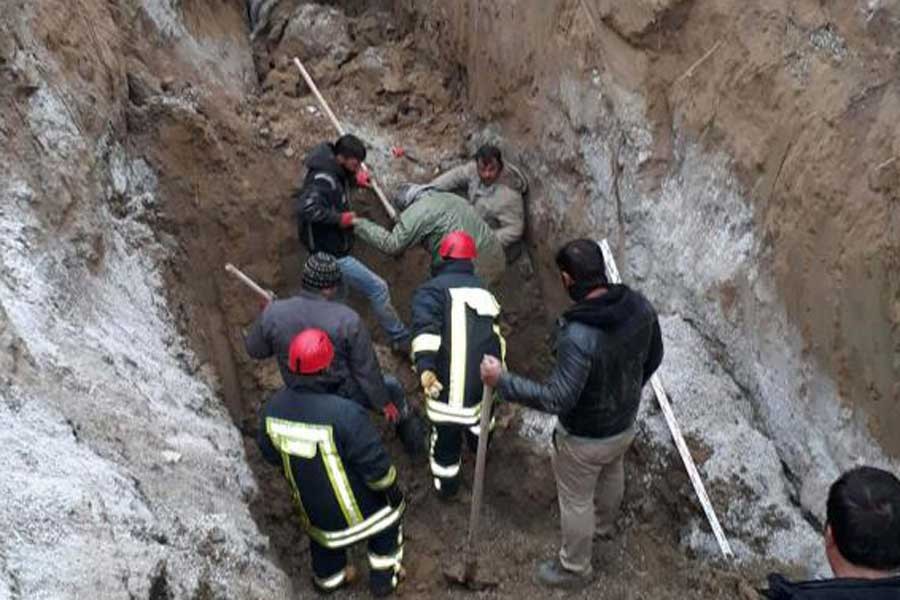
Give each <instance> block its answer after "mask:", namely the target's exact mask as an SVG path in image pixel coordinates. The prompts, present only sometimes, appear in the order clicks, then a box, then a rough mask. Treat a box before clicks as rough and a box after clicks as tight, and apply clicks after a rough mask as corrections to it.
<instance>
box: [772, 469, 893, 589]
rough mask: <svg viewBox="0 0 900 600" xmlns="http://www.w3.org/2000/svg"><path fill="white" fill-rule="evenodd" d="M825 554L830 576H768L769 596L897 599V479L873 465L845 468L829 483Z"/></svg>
mask: <svg viewBox="0 0 900 600" xmlns="http://www.w3.org/2000/svg"><path fill="white" fill-rule="evenodd" d="M826 514H827V522H826V524H825V555H826V556H827V557H828V563H829V564H830V565H831V570H832V571H833V572H834V574H835V576H836V577H837V578H836V579H825V580H818V581H804V582H800V583H791V582H790V581H788V580H787V579H785V578H784V577H782V576H781V575H774V574H773V575H770V576H769V589H768V590H766V592H765V597H766V598H771V599H772V600H813V599H815V600H850V599H856V598H865V599H866V600H888V598H890V599H891V600H897V599H898V598H900V479H897V477H896V476H895V475H893V474H891V473H888V472H887V471H883V470H881V469H876V468H874V467H859V468H856V469H853V470H851V471H848V472H846V473H844V474H843V475H841V477H840V478H839V479H838V480H837V481H835V482H834V483H833V484H832V485H831V489H830V490H829V492H828V503H827V506H826Z"/></svg>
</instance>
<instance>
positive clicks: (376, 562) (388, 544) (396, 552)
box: [309, 523, 403, 596]
mask: <svg viewBox="0 0 900 600" xmlns="http://www.w3.org/2000/svg"><path fill="white" fill-rule="evenodd" d="M367 543H368V545H369V587H370V589H371V590H372V593H373V594H375V595H376V596H384V595H386V594H389V593H390V592H392V591H393V590H394V589H395V588H396V587H397V583H398V581H399V578H400V567H401V563H402V560H403V526H402V525H401V524H400V523H398V524H396V525H394V526H393V527H389V528H387V529H385V530H384V531H382V532H381V533H378V534H376V535H373V536H372V537H370V538H369V539H368V540H367ZM309 553H310V556H311V558H312V568H313V583H314V584H315V586H316V587H317V588H318V589H320V590H322V591H325V592H330V591H333V590H336V589H338V588H339V587H341V586H342V585H344V583H346V567H347V549H346V548H339V549H331V548H326V547H324V546H321V545H319V544H318V543H316V542H315V541H313V540H310V542H309Z"/></svg>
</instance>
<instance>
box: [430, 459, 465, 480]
mask: <svg viewBox="0 0 900 600" xmlns="http://www.w3.org/2000/svg"><path fill="white" fill-rule="evenodd" d="M431 474H432V475H434V476H435V477H440V478H441V479H451V478H453V477H456V476H457V475H459V463H456V464H455V465H450V466H449V467H445V466H443V465H439V464H437V463H436V462H435V461H434V458H432V459H431Z"/></svg>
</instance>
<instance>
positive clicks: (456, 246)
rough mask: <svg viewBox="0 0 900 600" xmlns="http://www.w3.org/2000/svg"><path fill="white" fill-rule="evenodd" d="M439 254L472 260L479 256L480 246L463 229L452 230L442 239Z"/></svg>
mask: <svg viewBox="0 0 900 600" xmlns="http://www.w3.org/2000/svg"><path fill="white" fill-rule="evenodd" d="M438 254H439V255H440V257H441V258H445V259H446V258H458V259H463V260H472V259H473V258H476V257H477V256H478V246H476V245H475V240H473V239H472V236H471V235H469V234H468V233H466V232H465V231H463V230H462V229H460V230H458V231H452V232H450V233H448V234H447V235H446V236H445V237H444V239H443V240H441V247H440V248H438Z"/></svg>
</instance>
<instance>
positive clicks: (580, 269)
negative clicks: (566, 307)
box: [556, 238, 609, 287]
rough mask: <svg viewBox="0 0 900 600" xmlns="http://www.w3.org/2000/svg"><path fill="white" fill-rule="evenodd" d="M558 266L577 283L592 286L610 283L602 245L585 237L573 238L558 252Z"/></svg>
mask: <svg viewBox="0 0 900 600" xmlns="http://www.w3.org/2000/svg"><path fill="white" fill-rule="evenodd" d="M556 266H557V267H559V269H560V271H565V272H566V273H568V274H569V276H570V277H571V278H572V279H574V280H575V282H576V283H580V284H585V285H590V286H591V287H599V286H605V285H608V284H609V280H608V279H607V278H606V267H605V266H604V264H603V252H602V251H601V250H600V245H599V244H597V242H595V241H593V240H588V239H585V238H582V239H578V240H572V241H571V242H568V243H567V244H566V245H565V246H563V247H562V248H560V249H559V252H557V253H556Z"/></svg>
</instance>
